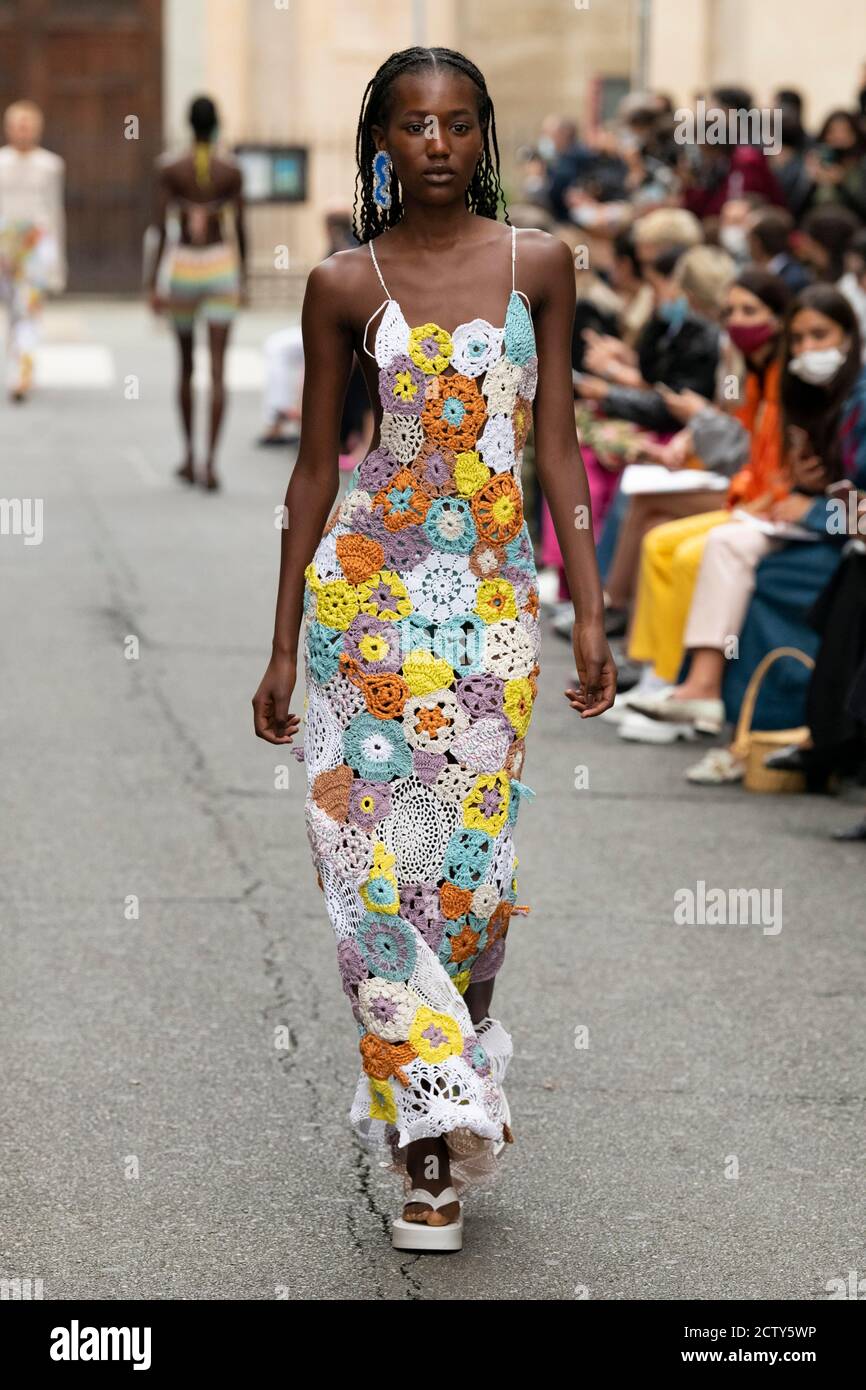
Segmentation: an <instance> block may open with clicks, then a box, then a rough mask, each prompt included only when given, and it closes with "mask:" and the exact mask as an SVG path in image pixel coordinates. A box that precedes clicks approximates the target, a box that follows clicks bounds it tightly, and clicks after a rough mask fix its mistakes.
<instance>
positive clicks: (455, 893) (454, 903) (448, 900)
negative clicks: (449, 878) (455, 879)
mask: <svg viewBox="0 0 866 1390" xmlns="http://www.w3.org/2000/svg"><path fill="white" fill-rule="evenodd" d="M439 906H440V907H441V908H442V916H443V917H447V918H448V919H449V920H450V921H452V922H456V921H457V918H458V917H465V916H466V913H467V912H469V911H471V909H472V894H471V892H470V891H469V889H468V888H458V887H457V885H456V883H443V884H442V887H441V888H440V889H439Z"/></svg>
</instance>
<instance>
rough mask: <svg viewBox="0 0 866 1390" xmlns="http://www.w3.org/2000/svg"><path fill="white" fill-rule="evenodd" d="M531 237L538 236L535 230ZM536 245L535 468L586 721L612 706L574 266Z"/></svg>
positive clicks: (562, 254) (559, 249)
mask: <svg viewBox="0 0 866 1390" xmlns="http://www.w3.org/2000/svg"><path fill="white" fill-rule="evenodd" d="M535 235H536V236H538V237H539V238H540V234H539V233H536V234H535ZM537 245H538V252H539V254H538V258H537V261H536V264H537V266H538V267H539V280H538V282H537V283H538V284H539V289H540V294H539V297H538V304H537V308H536V310H535V311H534V319H535V339H536V344H537V349H538V389H537V391H536V395H535V403H534V409H533V418H534V425H535V467H536V472H537V474H538V480H539V483H540V484H541V488H542V490H543V492H544V495H545V497H546V498H547V503H548V506H549V507H550V513H551V516H552V517H553V524H554V527H555V528H556V535H557V539H558V541H559V548H560V550H561V552H562V560H563V564H564V566H565V573H566V578H567V580H568V588H569V592H570V594H571V598H572V602H573V604H574V614H575V622H574V636H573V643H574V658H575V662H576V664H577V674H578V676H579V677H580V690H579V691H575V690H573V689H571V690H567V691H566V692H565V693H566V698H567V699H568V700H569V703H570V704H571V705H572V707H573V708H574V709H576V710H578V711H579V713H580V714H581V716H582V717H583V718H587V717H590V716H592V715H596V714H601V713H602V711H603V710H606V709H609V708H610V706H611V705H612V704H613V701H614V695H615V693H616V666H615V665H614V661H613V657H612V656H611V654H610V648H609V647H608V644H607V640H606V638H605V635H604V602H603V599H602V592H601V580H600V579H599V573H598V565H597V564H596V558H595V542H594V540H593V534H592V512H591V509H590V500H589V485H588V484H587V481H586V473H585V471H584V467H583V460H582V459H581V457H580V448H579V446H578V442H577V430H576V429H575V423H574V393H573V389H572V380H571V331H572V321H573V319H574V306H575V285H574V268H573V266H572V260H571V252H570V251H569V249H568V247H567V246H566V245H565V243H564V242H561V241H559V240H557V238H555V237H547V236H545V237H544V240H543V242H541V241H540V240H539V242H538V243H537Z"/></svg>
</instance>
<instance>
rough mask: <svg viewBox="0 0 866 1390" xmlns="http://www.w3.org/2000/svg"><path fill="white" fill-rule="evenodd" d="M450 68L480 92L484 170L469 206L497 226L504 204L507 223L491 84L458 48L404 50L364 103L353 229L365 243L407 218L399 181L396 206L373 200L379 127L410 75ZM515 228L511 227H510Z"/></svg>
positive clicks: (374, 80) (388, 63) (371, 85)
mask: <svg viewBox="0 0 866 1390" xmlns="http://www.w3.org/2000/svg"><path fill="white" fill-rule="evenodd" d="M445 66H447V67H450V68H453V69H454V70H455V72H459V73H462V74H463V76H464V77H468V78H469V79H470V80H471V81H472V82H474V83H475V86H476V87H477V88H478V117H479V121H480V123H481V132H482V137H483V146H482V153H481V158H480V159H479V161H478V166H477V168H476V170H475V172H474V174H473V175H472V179H471V181H470V183H469V186H468V188H467V189H466V206H467V207H468V208H469V210H470V212H474V213H476V214H477V215H478V216H479V217H490V218H492V219H493V220H494V221H496V219H497V216H498V212H499V203H500V200H501V202H502V208H503V214H504V217H505V221H506V222H508V221H509V218H508V210H507V208H506V206H505V194H504V193H503V191H502V184H501V183H500V181H499V144H498V142H497V139H496V119H495V117H494V114H493V102H492V100H491V97H490V94H489V92H488V91H487V83H486V82H485V80H484V77H483V75H482V73H481V72H480V71H479V69H478V68H477V67H476V66H475V64H474V63H473V62H472V61H471V60H470V59H469V58H466V57H465V56H464V55H463V54H462V53H457V52H455V50H454V49H453V48H404V49H403V50H402V51H401V52H400V53H392V54H391V56H390V58H387V59H386V60H385V62H384V63H383V64H382V66H381V67H380V68H379V70H378V71H377V72H376V73H375V74H374V75H373V77H371V79H370V81H369V82H368V83H367V86H366V89H365V91H364V96H363V100H362V101H361V115H360V117H359V118H358V130H357V134H356V137H355V158H356V160H357V163H358V171H357V173H356V174H355V197H354V202H353V204H352V224H353V226H354V230H355V235H356V237H357V238H358V240H359V241H361V242H366V241H372V239H373V237H375V236H378V235H379V233H380V232H382V231H384V230H385V228H386V227H394V226H396V224H397V223H398V222H399V221H400V220H401V218H402V216H403V202H402V199H401V197H400V192H399V188H398V187H397V180H396V179H394V180H393V181H392V189H391V206H390V207H389V208H387V209H386V208H380V207H379V206H378V204H377V203H376V201H375V199H374V198H373V157H374V155H375V154H376V142H375V140H374V139H373V126H374V125H378V126H383V125H385V124H386V122H387V119H388V115H389V112H390V108H391V101H392V95H393V87H394V83H395V81H396V80H397V78H398V77H402V76H403V74H404V73H409V72H421V71H423V70H425V69H427V68H433V69H436V68H439V67H445ZM509 225H510V224H509Z"/></svg>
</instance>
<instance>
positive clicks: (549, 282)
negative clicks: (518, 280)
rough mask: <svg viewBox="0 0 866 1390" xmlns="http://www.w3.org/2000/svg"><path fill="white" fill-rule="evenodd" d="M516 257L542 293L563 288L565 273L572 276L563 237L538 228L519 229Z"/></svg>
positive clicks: (569, 257)
mask: <svg viewBox="0 0 866 1390" xmlns="http://www.w3.org/2000/svg"><path fill="white" fill-rule="evenodd" d="M517 256H518V264H519V265H521V266H522V268H523V270H524V273H526V274H528V275H530V276H531V278H532V283H533V285H535V286H537V288H538V290H539V292H540V293H541V294H544V293H545V292H546V291H547V290H550V289H554V288H556V287H557V286H558V285H561V284H562V279H563V276H564V275H565V274H566V273H568V274H569V275H571V274H572V273H573V270H572V267H573V260H572V254H571V250H570V248H569V247H568V246H567V245H566V243H565V242H564V241H563V240H562V238H561V237H558V236H556V235H554V234H553V233H552V232H542V231H541V230H540V229H539V228H538V227H519V228H518V230H517Z"/></svg>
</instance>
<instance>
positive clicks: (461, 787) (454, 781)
mask: <svg viewBox="0 0 866 1390" xmlns="http://www.w3.org/2000/svg"><path fill="white" fill-rule="evenodd" d="M474 786H475V773H474V772H467V771H466V769H465V768H464V767H458V766H457V764H456V763H448V764H447V765H446V766H445V767H443V769H442V771H441V772H440V773H439V776H438V777H437V778H436V781H435V782H434V783H433V791H434V792H435V793H436V795H437V796H438V797H439V799H440V801H444V802H445V804H446V805H448V806H458V805H460V804H461V802H463V801H465V800H466V798H467V796H468V795H469V793H470V792H471V790H472V788H473V787H474Z"/></svg>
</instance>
